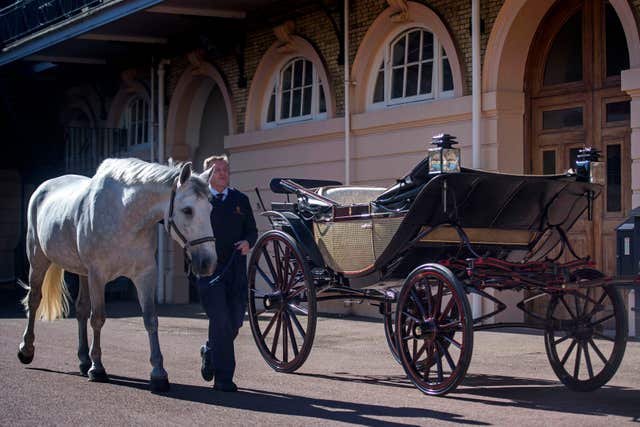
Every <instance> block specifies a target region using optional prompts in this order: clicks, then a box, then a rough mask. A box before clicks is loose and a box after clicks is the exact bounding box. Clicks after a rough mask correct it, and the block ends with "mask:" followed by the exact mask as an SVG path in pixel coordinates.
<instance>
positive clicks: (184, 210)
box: [182, 207, 193, 216]
mask: <svg viewBox="0 0 640 427" xmlns="http://www.w3.org/2000/svg"><path fill="white" fill-rule="evenodd" d="M182 213H183V214H185V215H189V216H191V215H193V209H191V208H190V207H186V208H182Z"/></svg>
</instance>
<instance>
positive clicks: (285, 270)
mask: <svg viewBox="0 0 640 427" xmlns="http://www.w3.org/2000/svg"><path fill="white" fill-rule="evenodd" d="M290 258H291V250H290V249H289V246H287V247H285V248H284V255H283V256H282V261H281V262H282V293H283V294H285V293H286V292H287V289H289V269H290V267H291V266H290Z"/></svg>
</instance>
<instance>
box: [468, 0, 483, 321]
mask: <svg viewBox="0 0 640 427" xmlns="http://www.w3.org/2000/svg"><path fill="white" fill-rule="evenodd" d="M471 3H472V4H471V62H472V71H471V73H472V77H471V85H472V92H473V107H472V118H471V122H472V124H471V126H472V140H471V149H472V159H473V168H474V169H478V168H480V112H481V108H482V94H481V93H480V0H472V2H471ZM472 295H473V296H472V297H471V311H472V313H473V317H479V316H481V315H482V297H481V296H480V295H476V294H472Z"/></svg>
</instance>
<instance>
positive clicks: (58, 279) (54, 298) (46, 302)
mask: <svg viewBox="0 0 640 427" xmlns="http://www.w3.org/2000/svg"><path fill="white" fill-rule="evenodd" d="M63 273H64V270H63V269H62V268H61V267H60V266H59V265H57V264H51V265H50V266H49V268H48V269H47V272H46V273H45V275H44V280H43V281H42V300H41V301H40V306H39V307H38V310H37V311H36V319H41V320H48V321H52V320H56V319H61V318H63V317H66V316H67V314H69V300H70V299H71V297H70V295H69V290H68V289H67V285H66V283H65V282H64V275H63ZM18 284H19V285H20V286H22V287H23V288H24V289H28V290H31V288H30V287H29V286H27V284H26V283H24V282H23V281H21V280H19V281H18ZM22 305H23V306H24V309H25V310H28V309H29V295H27V296H26V297H24V298H23V299H22Z"/></svg>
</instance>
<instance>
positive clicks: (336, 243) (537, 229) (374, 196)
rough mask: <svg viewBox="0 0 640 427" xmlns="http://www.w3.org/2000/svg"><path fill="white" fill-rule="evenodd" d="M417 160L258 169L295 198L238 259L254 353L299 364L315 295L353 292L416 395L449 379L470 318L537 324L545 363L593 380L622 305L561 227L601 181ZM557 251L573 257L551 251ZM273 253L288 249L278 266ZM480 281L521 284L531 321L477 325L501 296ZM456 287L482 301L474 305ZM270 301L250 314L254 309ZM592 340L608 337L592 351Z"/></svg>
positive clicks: (608, 369) (465, 355) (612, 365)
mask: <svg viewBox="0 0 640 427" xmlns="http://www.w3.org/2000/svg"><path fill="white" fill-rule="evenodd" d="M426 164H427V161H426V159H425V161H423V162H421V163H420V164H418V165H417V166H416V167H415V168H414V170H412V171H411V173H409V174H408V175H407V176H405V177H404V178H402V179H401V180H398V182H397V184H396V185H394V186H393V187H391V188H389V189H384V188H377V187H355V186H351V187H350V186H342V185H339V183H336V182H330V181H316V180H296V179H282V178H276V179H274V180H272V182H271V189H272V191H273V192H275V193H283V194H287V197H290V196H291V195H294V196H295V200H294V201H293V202H291V201H289V202H285V203H279V202H276V203H274V204H273V206H272V208H273V209H272V210H271V211H269V212H266V213H265V214H266V215H267V216H268V217H269V218H270V221H271V222H272V225H273V226H274V229H279V230H273V231H270V232H267V233H266V234H265V235H263V236H262V237H261V240H260V241H259V242H258V244H257V245H256V246H257V247H258V246H260V244H261V242H262V246H261V247H260V249H259V250H258V251H256V250H254V255H253V256H252V258H251V260H250V266H249V273H250V274H249V276H250V286H252V290H251V292H252V294H250V304H249V311H250V320H251V324H252V330H253V332H254V338H255V339H256V343H257V344H258V347H259V349H260V351H261V353H262V355H263V357H264V358H265V360H266V361H267V363H269V365H271V366H272V367H273V368H274V369H276V370H279V371H285V372H290V371H293V370H295V369H297V368H298V367H300V366H301V365H302V363H304V360H305V359H306V357H307V355H308V353H309V351H310V347H311V344H310V342H312V341H313V335H314V334H315V316H316V304H317V303H318V302H319V301H322V300H330V299H360V300H361V301H368V302H369V303H372V304H375V305H378V306H379V307H380V312H381V314H382V315H383V317H384V325H385V333H386V336H387V343H388V345H389V348H390V350H391V352H392V354H393V356H394V357H395V358H396V360H397V361H398V362H399V363H401V364H402V365H403V367H404V369H405V372H406V373H407V375H408V376H409V378H410V379H411V381H412V382H413V383H414V384H415V385H416V386H417V387H418V388H419V389H420V390H422V391H423V392H425V393H427V394H434V395H442V394H446V393H448V392H450V391H452V390H453V389H454V388H455V387H456V386H457V384H458V383H459V382H460V381H461V380H462V378H463V377H464V375H465V373H466V369H467V366H468V364H469V361H470V358H471V351H472V347H473V331H474V330H481V329H490V328H493V327H501V326H525V327H534V328H537V329H541V330H544V331H545V342H546V350H547V355H548V357H549V360H550V362H551V365H552V367H553V369H554V371H555V372H556V374H557V375H558V377H559V378H560V379H561V380H562V381H563V382H564V383H565V384H566V385H567V386H569V387H570V388H572V389H575V390H591V389H595V388H597V387H600V386H601V385H603V384H604V383H606V381H608V380H609V379H610V378H611V377H612V376H613V373H615V370H616V369H617V366H618V365H619V363H620V361H621V358H622V355H623V353H624V347H625V345H626V339H627V335H626V333H627V332H626V327H627V326H626V312H625V310H624V305H623V304H622V300H621V298H620V295H619V294H618V292H617V290H616V289H615V288H613V286H610V284H609V283H610V279H609V278H606V277H604V275H602V274H601V273H600V272H598V271H597V270H595V269H593V263H592V262H590V261H589V260H588V259H583V258H579V257H578V256H577V255H576V254H575V252H574V251H573V250H572V248H571V246H570V243H569V241H568V239H567V235H566V233H567V231H568V230H570V229H571V227H572V226H573V225H574V224H575V222H576V221H577V220H578V219H579V218H580V217H581V216H582V215H587V216H589V217H590V215H591V209H592V205H593V200H594V199H595V198H596V197H598V195H599V194H600V192H601V190H602V188H601V186H600V185H598V184H594V183H590V182H589V181H588V180H585V179H582V178H583V177H580V176H576V175H575V174H567V175H554V176H516V175H506V174H499V173H490V172H484V171H478V170H472V169H464V168H462V169H461V170H460V172H458V173H436V174H429V171H428V168H427V167H426ZM270 233H271V234H270ZM270 239H271V242H272V244H273V245H272V248H270V249H269V248H268V243H267V244H265V243H264V242H269V241H270ZM276 246H279V249H278V248H276ZM287 254H288V255H287ZM292 254H293V256H292ZM561 255H563V256H564V257H565V258H567V255H569V257H570V255H573V257H574V258H575V259H573V260H571V261H568V262H560V257H561ZM285 256H288V257H289V259H290V260H291V261H290V262H288V264H287V265H286V266H285V267H284V268H279V267H278V265H279V264H278V263H282V262H283V261H282V260H283V259H284V258H285ZM267 258H270V259H267ZM261 259H262V260H263V261H266V264H264V263H263V264H262V267H261V264H260V263H261ZM274 265H275V268H274ZM269 271H271V275H269ZM268 276H270V277H271V279H269V277H268ZM258 281H263V282H267V286H266V287H265V290H263V291H260V292H259V291H258V290H257V288H255V289H254V286H255V285H254V284H255V283H257V282H258ZM279 281H280V282H282V286H279V285H278V284H277V283H278V282H279ZM294 283H303V286H302V287H298V288H296V285H294ZM488 288H493V289H496V290H498V291H500V290H506V289H510V290H527V291H529V293H534V294H535V296H534V297H531V296H529V297H528V298H526V299H523V301H521V303H519V304H518V308H519V309H521V310H523V311H524V312H525V313H526V314H527V315H529V317H530V318H531V319H532V320H533V323H528V324H517V325H516V324H513V323H510V324H508V325H505V324H495V323H492V324H487V323H486V321H487V320H488V319H490V318H493V316H495V314H497V313H499V312H500V311H502V310H504V309H505V308H506V306H505V304H503V303H502V302H501V301H500V300H499V299H498V298H496V296H495V293H493V292H491V293H489V292H487V291H486V290H487V289H488ZM470 294H475V295H478V297H479V298H486V299H488V300H489V301H490V303H491V304H493V306H494V308H495V310H493V311H492V312H491V313H488V314H480V313H475V317H474V314H473V313H472V312H471V308H470V304H469V301H468V298H467V297H468V295H470ZM287 295H291V297H288V296H287ZM539 297H545V298H548V299H549V301H548V309H547V312H546V313H543V314H539V313H533V312H532V311H530V310H529V309H528V305H527V304H528V303H529V302H530V301H531V300H533V299H536V298H539ZM569 298H572V301H574V300H575V301H574V302H575V308H574V309H573V310H572V309H571V308H570V307H568V306H567V299H569ZM301 307H302V308H301ZM274 310H275V313H276V314H274V315H273V316H272V317H271V318H269V319H268V320H263V321H262V326H261V324H260V323H261V322H260V321H259V317H260V316H261V315H264V314H265V313H267V312H270V311H274ZM278 310H279V311H278ZM278 313H280V314H278ZM397 313H398V314H397ZM298 317H304V318H305V319H306V320H307V325H310V326H309V327H307V328H306V329H305V328H304V322H301V321H300V319H299V318H298ZM311 317H313V319H310V318H311ZM274 325H275V331H276V332H273V333H271V330H272V329H274ZM604 326H606V327H607V328H609V332H607V334H608V335H607V334H605V333H604ZM280 330H282V334H279V332H278V331H280ZM611 330H612V331H613V332H611ZM270 333H271V338H272V339H271V341H269V339H267V336H268V335H269V334H270ZM296 336H297V337H298V339H297V341H296ZM599 338H603V339H606V340H607V342H611V343H612V344H611V345H609V344H607V346H608V347H607V348H606V349H605V350H602V349H601V348H599V347H598V346H597V345H596V344H595V341H594V340H596V339H599ZM301 339H302V344H298V343H299V342H300V340H301ZM267 341H269V342H268V343H267ZM280 342H281V345H280ZM307 344H308V345H307ZM565 344H566V345H568V347H563V348H561V346H562V345H565ZM305 346H306V347H305ZM288 347H290V348H288ZM590 349H591V351H590ZM604 353H606V354H604ZM590 356H592V358H590ZM585 360H586V361H587V362H586V365H584V363H585ZM596 362H597V363H596ZM598 363H599V364H598ZM568 365H571V366H570V367H569V366H568ZM583 365H584V366H583ZM581 366H582V373H580V367H581Z"/></svg>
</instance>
